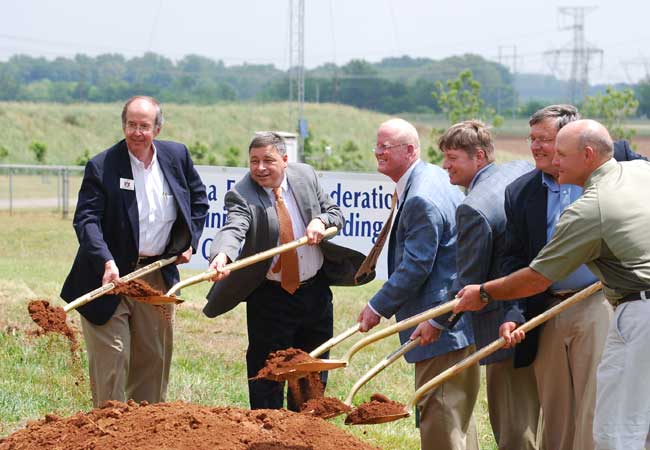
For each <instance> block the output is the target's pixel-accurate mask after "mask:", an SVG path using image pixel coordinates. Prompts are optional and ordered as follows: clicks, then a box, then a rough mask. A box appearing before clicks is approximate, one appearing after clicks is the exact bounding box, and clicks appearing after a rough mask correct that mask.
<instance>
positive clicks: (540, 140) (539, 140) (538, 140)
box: [526, 136, 555, 145]
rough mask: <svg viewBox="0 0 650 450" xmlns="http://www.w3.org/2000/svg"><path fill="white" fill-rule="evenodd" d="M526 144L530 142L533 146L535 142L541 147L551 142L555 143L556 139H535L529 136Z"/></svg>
mask: <svg viewBox="0 0 650 450" xmlns="http://www.w3.org/2000/svg"><path fill="white" fill-rule="evenodd" d="M526 142H528V145H533V143H535V142H537V143H538V144H539V145H544V144H548V143H550V142H555V138H554V137H553V138H541V137H538V138H534V137H532V136H528V137H527V138H526Z"/></svg>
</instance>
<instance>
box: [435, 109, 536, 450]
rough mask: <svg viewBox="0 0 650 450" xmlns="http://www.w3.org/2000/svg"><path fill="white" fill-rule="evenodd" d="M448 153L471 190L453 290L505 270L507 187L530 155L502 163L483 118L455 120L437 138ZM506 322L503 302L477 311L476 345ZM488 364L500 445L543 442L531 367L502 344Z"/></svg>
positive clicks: (526, 167)
mask: <svg viewBox="0 0 650 450" xmlns="http://www.w3.org/2000/svg"><path fill="white" fill-rule="evenodd" d="M438 147H440V150H442V152H443V153H444V162H443V165H442V167H443V168H444V169H445V170H447V172H448V173H449V181H450V182H451V184H454V185H457V186H462V187H464V188H465V189H466V191H467V195H466V197H465V199H464V200H463V202H462V203H461V204H460V205H459V206H458V208H457V209H456V226H457V227H458V250H457V254H456V261H457V263H456V268H457V270H458V278H457V279H456V283H455V285H454V289H453V291H454V293H455V292H457V291H459V290H460V288H461V287H462V286H465V285H468V284H481V283H483V282H485V281H487V280H490V279H492V278H496V277H499V276H501V275H502V274H501V265H502V261H503V258H504V254H505V229H506V213H505V209H504V196H505V189H506V186H508V184H510V183H511V182H512V181H513V180H515V179H517V178H518V177H519V176H521V175H523V174H525V173H527V172H529V171H531V170H532V169H533V165H532V164H530V163H528V162H526V161H512V162H509V163H506V164H501V165H497V164H496V163H495V162H494V145H493V143H492V136H491V135H490V131H489V130H488V129H487V127H486V126H485V125H484V124H483V123H482V122H480V121H478V120H467V121H464V122H460V123H457V124H455V125H453V126H451V127H450V128H449V129H448V130H447V131H445V133H444V134H443V135H442V136H440V139H439V140H438ZM503 322H505V319H504V305H503V302H494V303H491V304H490V305H488V306H487V307H486V308H483V309H482V310H480V311H477V312H476V313H473V314H472V326H473V331H474V339H475V340H476V347H477V348H478V349H481V348H483V347H485V346H486V345H488V344H490V343H491V342H493V341H495V340H497V339H499V327H500V326H501V324H502V323H503ZM481 364H482V365H485V366H486V375H487V383H486V384H487V397H488V410H489V413H490V423H491V425H492V431H493V432H494V437H495V439H496V441H497V444H498V447H499V450H536V449H537V448H538V437H537V429H538V421H539V411H540V408H539V398H538V395H537V385H536V383H535V373H534V371H533V370H532V368H531V367H522V368H519V369H515V367H514V364H513V349H512V348H510V349H502V350H499V351H497V352H495V353H493V354H492V355H489V356H488V357H486V358H484V359H483V360H482V361H481Z"/></svg>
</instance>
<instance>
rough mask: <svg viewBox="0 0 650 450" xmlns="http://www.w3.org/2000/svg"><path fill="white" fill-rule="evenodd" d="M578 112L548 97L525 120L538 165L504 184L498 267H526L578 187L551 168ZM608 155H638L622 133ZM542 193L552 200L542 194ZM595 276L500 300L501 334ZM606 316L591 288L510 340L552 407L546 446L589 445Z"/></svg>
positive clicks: (579, 275) (582, 273)
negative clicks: (562, 133)
mask: <svg viewBox="0 0 650 450" xmlns="http://www.w3.org/2000/svg"><path fill="white" fill-rule="evenodd" d="M579 118H580V116H579V114H578V111H577V109H576V108H575V107H573V106H571V105H551V106H547V107H545V108H542V109H541V110H539V111H537V112H536V113H535V114H533V116H532V117H531V119H530V121H529V124H530V138H529V142H530V148H531V152H532V154H533V157H534V158H535V165H536V167H537V168H536V169H535V170H533V171H531V172H529V173H527V174H525V175H523V176H521V177H520V178H518V179H517V180H515V181H514V182H512V183H511V184H510V185H509V186H508V187H507V188H506V193H505V211H506V215H507V218H508V222H507V227H506V243H507V249H506V255H505V258H504V261H503V272H504V274H509V273H512V272H514V271H516V270H518V269H520V268H522V267H528V265H529V264H530V262H531V261H532V260H533V259H534V258H535V256H537V254H538V253H539V251H540V250H541V249H542V247H544V245H546V243H547V241H548V240H549V239H550V236H551V234H552V231H553V228H554V226H555V224H556V222H557V221H558V219H559V215H560V213H561V212H562V211H563V210H564V208H565V207H566V206H568V204H569V203H570V202H571V201H573V200H574V199H575V198H577V197H578V196H579V195H580V194H581V193H582V189H581V188H580V187H578V186H573V185H560V184H558V183H557V175H558V174H557V169H556V168H555V167H554V166H553V165H552V164H551V161H552V159H553V156H554V155H555V136H556V135H557V133H558V131H559V130H560V129H561V128H562V127H563V126H564V125H566V124H567V123H569V122H572V121H574V120H578V119H579ZM614 157H615V158H616V159H617V160H619V161H627V160H632V159H639V158H643V157H642V156H640V155H638V154H636V153H635V152H633V151H632V150H631V149H630V146H629V144H628V143H627V141H617V142H615V143H614ZM549 196H552V197H555V198H556V200H555V201H551V200H553V199H552V198H551V199H550V200H549ZM492 278H494V277H492ZM594 281H596V277H595V276H594V275H593V274H592V273H591V272H590V271H589V270H588V269H587V268H586V267H584V266H583V267H581V268H580V269H578V270H577V271H576V272H574V273H573V274H571V275H570V276H569V277H567V278H566V279H565V280H563V281H562V282H560V283H556V284H554V285H552V286H551V288H550V290H549V291H547V292H544V293H542V294H538V295H535V296H533V297H530V298H527V299H524V300H520V301H518V302H503V303H504V305H505V306H506V310H507V313H506V323H504V324H503V325H502V330H501V334H502V335H504V337H507V336H509V333H510V331H512V329H514V327H515V325H516V324H521V323H523V322H524V321H527V320H530V319H531V318H533V317H534V316H536V315H538V314H540V313H542V312H544V311H546V310H547V309H548V308H549V307H550V306H552V305H554V304H556V303H558V302H559V301H561V300H563V299H564V298H566V297H567V296H569V295H571V294H572V293H574V292H576V291H577V290H580V289H581V288H583V287H586V286H587V285H589V284H591V283H592V282H594ZM496 303H501V302H496ZM610 317H611V307H610V306H609V304H608V303H607V301H606V300H605V299H604V296H603V294H602V293H597V294H594V295H592V296H591V297H590V298H588V299H586V300H583V301H582V302H580V303H579V304H577V305H574V306H572V307H571V308H569V309H568V310H566V311H564V312H562V313H561V314H560V315H558V316H557V317H555V318H553V319H551V320H550V321H549V322H548V323H546V324H545V325H543V326H540V327H537V328H535V329H533V330H531V331H530V332H528V333H527V335H526V339H525V340H524V341H522V342H521V343H520V344H518V345H517V346H516V347H515V366H516V367H525V366H528V365H531V364H532V365H533V368H534V370H535V375H536V378H537V384H538V390H539V396H540V402H541V404H542V409H545V410H553V411H554V413H553V414H546V415H545V416H544V438H543V439H544V444H545V445H546V447H547V448H553V449H558V450H573V449H576V450H578V449H592V448H593V447H594V442H593V437H592V423H593V414H594V408H595V390H596V378H595V376H596V368H597V365H598V363H599V361H600V355H601V353H602V350H603V345H604V342H605V337H606V334H607V329H608V325H609V321H610ZM549 408H551V409H549Z"/></svg>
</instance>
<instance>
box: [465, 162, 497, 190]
mask: <svg viewBox="0 0 650 450" xmlns="http://www.w3.org/2000/svg"><path fill="white" fill-rule="evenodd" d="M493 165H494V163H490V164H488V165H486V166H484V167H482V168H481V170H479V171H478V172H476V174H475V175H474V178H472V182H471V183H470V184H469V187H468V188H467V192H469V191H471V190H472V189H473V188H474V185H475V184H476V182H477V181H478V179H479V177H480V176H481V174H482V173H483V172H485V171H486V170H487V169H488V168H489V167H491V166H493Z"/></svg>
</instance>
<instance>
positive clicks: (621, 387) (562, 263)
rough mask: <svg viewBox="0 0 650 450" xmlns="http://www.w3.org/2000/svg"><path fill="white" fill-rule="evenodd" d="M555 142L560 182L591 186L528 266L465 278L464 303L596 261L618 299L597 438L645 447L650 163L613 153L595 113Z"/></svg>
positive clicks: (512, 337) (534, 288) (505, 296)
mask: <svg viewBox="0 0 650 450" xmlns="http://www.w3.org/2000/svg"><path fill="white" fill-rule="evenodd" d="M556 150H557V151H556V156H555V157H554V159H553V164H555V165H556V166H557V167H558V169H559V174H560V175H559V176H560V183H571V184H576V185H579V186H583V187H584V192H583V195H582V196H581V197H580V198H579V199H577V200H576V201H575V202H574V203H572V204H571V205H570V206H569V207H568V208H567V209H565V211H564V213H563V214H562V216H561V218H560V221H559V222H558V225H557V228H556V230H555V233H554V235H553V237H552V239H551V240H550V241H549V242H548V244H547V245H546V246H545V247H544V248H543V249H542V251H541V252H540V254H539V255H538V256H537V258H535V260H533V262H532V263H531V264H530V266H529V267H527V268H524V269H521V270H519V271H517V272H514V273H512V274H510V275H508V276H507V277H503V278H499V279H496V280H492V281H490V282H487V283H484V284H482V285H480V286H479V285H469V286H466V287H465V288H464V289H463V290H461V291H460V292H459V296H460V298H461V301H460V303H459V305H458V306H457V307H456V308H455V309H456V311H475V310H479V309H481V308H483V307H484V306H485V305H486V304H487V303H489V302H490V301H493V300H497V299H499V300H511V299H516V298H521V297H527V296H530V295H533V294H536V293H539V292H542V291H544V290H546V289H547V288H548V286H549V285H550V284H551V283H552V282H554V281H556V280H559V279H562V278H563V277H565V276H567V275H568V274H569V273H571V272H572V271H573V270H575V269H576V268H577V267H578V266H579V265H580V264H583V263H584V264H587V266H588V267H589V268H590V269H591V270H592V271H593V272H594V274H595V275H596V276H597V277H598V278H599V279H600V280H601V281H602V282H603V285H604V286H605V288H604V291H605V295H606V297H607V299H608V300H609V301H610V302H611V303H612V305H614V306H615V307H616V311H615V314H614V318H613V321H612V323H611V325H610V331H609V334H608V336H607V340H606V343H605V350H604V352H603V356H602V360H601V363H600V365H599V367H598V374H597V399H596V412H595V419H594V440H595V442H596V448H597V449H599V450H604V449H616V450H619V449H620V450H623V449H639V448H642V447H643V444H644V441H645V438H646V435H647V432H648V427H649V425H650V383H647V382H646V380H645V379H646V377H647V374H648V373H650V353H649V352H648V351H647V346H648V345H649V344H650V327H647V322H648V319H650V301H647V300H650V233H648V230H647V226H648V224H649V223H650V209H648V208H647V198H648V193H649V192H648V191H649V189H648V180H650V163H648V162H647V161H630V162H625V163H618V162H616V161H615V160H613V159H612V151H613V150H612V141H611V138H610V136H609V133H608V132H607V130H606V129H605V128H604V127H603V126H602V125H601V124H599V123H598V122H595V121H592V120H580V121H576V122H573V123H570V124H568V125H566V126H565V127H564V128H562V129H561V130H560V132H559V133H558V135H557V141H556ZM503 337H504V338H505V339H506V341H508V342H510V343H517V342H520V341H521V339H523V337H524V334H523V332H521V331H518V330H515V331H513V332H512V333H510V332H506V333H504V335H503Z"/></svg>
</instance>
